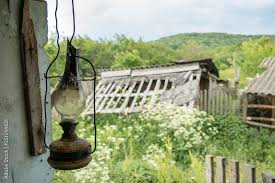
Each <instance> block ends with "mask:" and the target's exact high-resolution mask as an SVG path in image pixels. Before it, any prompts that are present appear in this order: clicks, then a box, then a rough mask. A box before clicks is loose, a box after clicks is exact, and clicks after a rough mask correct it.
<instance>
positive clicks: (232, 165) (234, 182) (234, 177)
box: [228, 160, 240, 183]
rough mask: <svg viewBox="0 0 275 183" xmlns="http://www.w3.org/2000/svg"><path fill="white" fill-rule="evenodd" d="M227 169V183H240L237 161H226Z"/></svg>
mask: <svg viewBox="0 0 275 183" xmlns="http://www.w3.org/2000/svg"><path fill="white" fill-rule="evenodd" d="M228 168H229V172H228V173H229V175H228V176H229V183H239V182H240V168H239V161H235V160H229V161H228Z"/></svg>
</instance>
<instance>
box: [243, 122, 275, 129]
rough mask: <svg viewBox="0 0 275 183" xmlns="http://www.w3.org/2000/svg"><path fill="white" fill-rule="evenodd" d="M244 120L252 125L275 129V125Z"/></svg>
mask: <svg viewBox="0 0 275 183" xmlns="http://www.w3.org/2000/svg"><path fill="white" fill-rule="evenodd" d="M244 122H245V123H247V124H249V125H252V126H258V127H263V128H270V129H275V125H266V124H263V123H258V122H255V121H244Z"/></svg>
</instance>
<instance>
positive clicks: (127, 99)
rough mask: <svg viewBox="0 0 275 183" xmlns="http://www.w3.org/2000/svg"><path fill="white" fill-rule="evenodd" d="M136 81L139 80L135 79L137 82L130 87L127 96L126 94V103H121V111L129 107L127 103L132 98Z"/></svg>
mask: <svg viewBox="0 0 275 183" xmlns="http://www.w3.org/2000/svg"><path fill="white" fill-rule="evenodd" d="M136 83H137V82H136V81H135V82H134V83H133V84H132V86H131V87H130V89H129V90H128V92H127V96H126V98H125V101H124V103H123V104H122V105H121V108H120V110H121V112H123V110H125V109H126V108H127V104H128V102H129V100H130V96H131V94H132V92H133V90H134V89H135V86H136Z"/></svg>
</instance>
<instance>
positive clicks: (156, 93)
mask: <svg viewBox="0 0 275 183" xmlns="http://www.w3.org/2000/svg"><path fill="white" fill-rule="evenodd" d="M160 84H161V81H160V79H158V80H157V83H156V86H155V88H154V93H153V95H152V97H151V101H150V106H151V107H153V106H154V105H155V102H156V98H157V95H158V93H159V88H160Z"/></svg>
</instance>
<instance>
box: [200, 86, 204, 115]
mask: <svg viewBox="0 0 275 183" xmlns="http://www.w3.org/2000/svg"><path fill="white" fill-rule="evenodd" d="M199 100H200V102H199V110H201V111H205V110H204V108H203V106H204V104H203V90H200V99H199Z"/></svg>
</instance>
